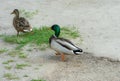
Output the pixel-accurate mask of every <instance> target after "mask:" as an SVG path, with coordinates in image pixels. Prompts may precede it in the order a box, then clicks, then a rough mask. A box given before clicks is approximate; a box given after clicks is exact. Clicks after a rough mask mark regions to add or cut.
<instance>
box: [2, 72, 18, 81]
mask: <svg viewBox="0 0 120 81" xmlns="http://www.w3.org/2000/svg"><path fill="white" fill-rule="evenodd" d="M3 77H5V78H7V79H9V80H13V79H19V78H18V77H17V76H16V75H13V74H11V73H5V74H4V75H3Z"/></svg>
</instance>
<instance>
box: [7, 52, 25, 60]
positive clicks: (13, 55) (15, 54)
mask: <svg viewBox="0 0 120 81" xmlns="http://www.w3.org/2000/svg"><path fill="white" fill-rule="evenodd" d="M8 55H9V56H11V57H16V56H18V57H19V58H27V54H25V53H23V52H22V51H21V50H13V51H10V52H9V53H8Z"/></svg>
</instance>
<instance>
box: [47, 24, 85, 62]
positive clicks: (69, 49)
mask: <svg viewBox="0 0 120 81" xmlns="http://www.w3.org/2000/svg"><path fill="white" fill-rule="evenodd" d="M51 29H52V30H53V31H54V32H55V35H52V36H51V37H50V38H49V44H50V47H51V48H52V49H53V50H55V51H56V52H57V54H60V55H61V59H62V61H64V57H65V56H64V55H65V54H75V55H78V54H80V53H81V52H83V50H82V49H81V48H78V47H77V46H75V45H74V44H73V43H72V42H71V41H70V40H68V39H64V38H59V35H60V26H59V25H56V24H55V25H53V26H52V27H51Z"/></svg>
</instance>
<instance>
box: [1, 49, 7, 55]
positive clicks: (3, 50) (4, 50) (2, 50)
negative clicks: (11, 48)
mask: <svg viewBox="0 0 120 81" xmlns="http://www.w3.org/2000/svg"><path fill="white" fill-rule="evenodd" d="M7 51H8V49H6V48H2V49H0V54H2V53H4V52H7Z"/></svg>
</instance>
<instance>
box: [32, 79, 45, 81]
mask: <svg viewBox="0 0 120 81" xmlns="http://www.w3.org/2000/svg"><path fill="white" fill-rule="evenodd" d="M31 81H46V80H41V79H38V80H37V79H32V80H31Z"/></svg>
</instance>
